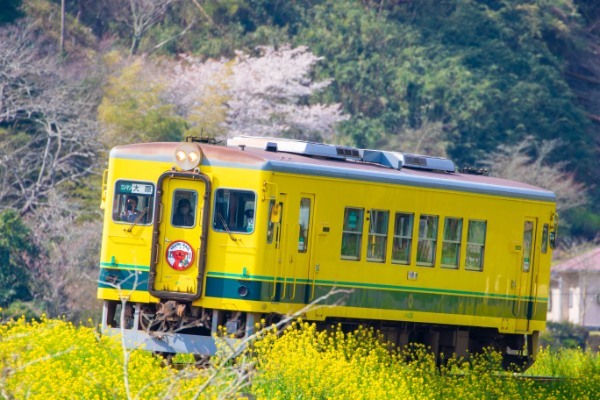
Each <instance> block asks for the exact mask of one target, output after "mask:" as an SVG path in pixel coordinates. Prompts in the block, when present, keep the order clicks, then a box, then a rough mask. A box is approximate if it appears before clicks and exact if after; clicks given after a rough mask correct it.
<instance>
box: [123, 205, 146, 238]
mask: <svg viewBox="0 0 600 400" xmlns="http://www.w3.org/2000/svg"><path fill="white" fill-rule="evenodd" d="M147 212H148V207H146V208H144V209H143V210H142V212H141V213H140V215H138V216H137V218H136V219H135V221H133V224H131V226H130V227H129V228H128V229H126V231H127V232H131V230H132V229H133V227H134V226H136V225H137V224H138V222H140V220H141V219H142V217H143V216H144V215H146V213H147Z"/></svg>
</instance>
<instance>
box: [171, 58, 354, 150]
mask: <svg viewBox="0 0 600 400" xmlns="http://www.w3.org/2000/svg"><path fill="white" fill-rule="evenodd" d="M257 51H258V55H257V56H252V55H249V54H246V53H243V52H237V54H236V57H235V58H234V59H232V60H226V59H223V60H220V61H215V60H207V61H204V62H203V61H201V60H199V59H197V58H193V57H186V58H185V60H184V62H183V63H180V64H179V65H177V67H176V68H175V69H174V73H173V74H172V76H171V77H170V81H171V82H172V84H171V85H170V87H169V100H170V101H172V102H174V103H175V104H176V109H177V112H178V113H179V114H180V115H182V116H183V117H184V118H185V119H186V120H187V121H188V122H189V123H190V126H191V129H192V130H198V129H204V130H206V131H207V133H209V134H211V135H213V136H214V135H216V134H224V133H225V134H227V135H260V136H289V137H295V138H301V139H323V140H332V139H333V138H334V135H335V126H336V125H337V124H338V123H340V122H341V121H344V120H345V119H347V116H345V115H344V114H343V113H341V111H340V108H339V105H337V104H321V103H317V104H312V103H311V102H310V99H311V97H312V96H314V95H315V94H316V93H318V92H320V91H322V90H323V89H324V88H325V87H327V86H328V85H329V84H330V83H331V81H330V80H322V81H318V82H315V81H313V80H312V79H311V76H310V74H311V71H312V69H313V67H314V65H315V64H316V63H317V62H318V61H319V60H320V59H319V58H318V57H316V56H315V55H313V54H312V53H311V52H310V51H308V49H307V48H306V47H297V48H291V47H289V46H283V47H281V48H279V49H275V48H273V47H261V48H258V49H257Z"/></svg>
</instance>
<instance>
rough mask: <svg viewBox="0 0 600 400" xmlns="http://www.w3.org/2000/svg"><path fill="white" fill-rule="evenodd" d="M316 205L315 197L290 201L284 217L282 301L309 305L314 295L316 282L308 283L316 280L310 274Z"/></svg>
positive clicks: (301, 195)
mask: <svg viewBox="0 0 600 400" xmlns="http://www.w3.org/2000/svg"><path fill="white" fill-rule="evenodd" d="M290 197H291V196H290ZM294 197H295V196H294ZM314 203H315V195H314V194H312V193H301V194H300V196H299V197H298V198H293V197H291V198H290V199H288V206H287V212H286V211H284V214H283V221H284V222H283V225H284V226H283V234H284V235H285V236H284V237H285V240H284V242H282V253H283V269H284V273H283V289H282V294H281V298H282V300H284V301H291V302H294V303H297V302H306V301H310V298H311V297H312V295H313V293H312V291H313V286H314V285H313V283H314V282H313V281H310V280H309V276H312V278H313V279H314V272H313V273H312V274H311V273H310V272H309V271H310V270H311V259H312V258H311V255H312V250H313V249H312V247H313V246H312V240H311V234H312V219H313V218H312V217H313V213H314ZM284 209H286V207H285V206H284Z"/></svg>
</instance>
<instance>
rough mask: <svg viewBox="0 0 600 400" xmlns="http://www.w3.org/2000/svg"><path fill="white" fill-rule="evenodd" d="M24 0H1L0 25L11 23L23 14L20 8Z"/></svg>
mask: <svg viewBox="0 0 600 400" xmlns="http://www.w3.org/2000/svg"><path fill="white" fill-rule="evenodd" d="M21 1H22V0H0V10H2V12H1V13H0V25H2V24H6V23H11V22H13V21H14V20H16V19H17V18H20V17H22V16H23V13H22V12H21V10H20V7H21Z"/></svg>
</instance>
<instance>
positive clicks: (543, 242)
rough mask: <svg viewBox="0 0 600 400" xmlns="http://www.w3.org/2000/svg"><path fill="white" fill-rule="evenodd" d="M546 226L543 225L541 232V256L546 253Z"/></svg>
mask: <svg viewBox="0 0 600 400" xmlns="http://www.w3.org/2000/svg"><path fill="white" fill-rule="evenodd" d="M548 228H549V227H548V224H544V228H543V230H542V254H546V253H547V252H548Z"/></svg>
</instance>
